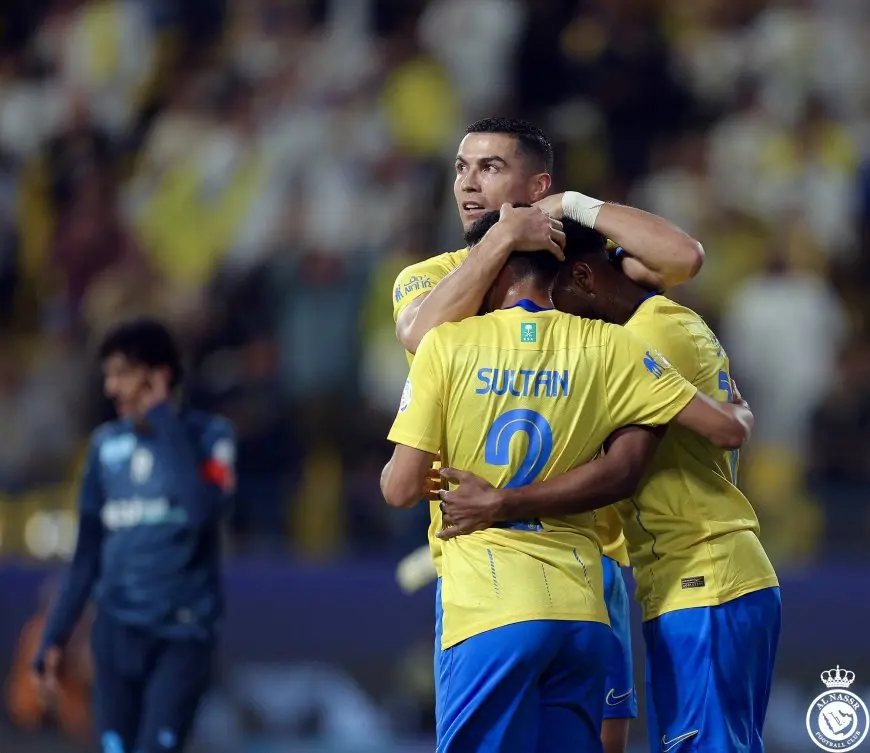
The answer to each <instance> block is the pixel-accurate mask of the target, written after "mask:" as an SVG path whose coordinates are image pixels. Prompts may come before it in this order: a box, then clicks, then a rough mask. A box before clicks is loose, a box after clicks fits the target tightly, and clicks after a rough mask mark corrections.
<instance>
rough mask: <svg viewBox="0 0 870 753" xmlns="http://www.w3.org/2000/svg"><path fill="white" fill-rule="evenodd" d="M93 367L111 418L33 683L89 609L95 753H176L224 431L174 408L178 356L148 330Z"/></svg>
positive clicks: (220, 487)
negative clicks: (98, 748)
mask: <svg viewBox="0 0 870 753" xmlns="http://www.w3.org/2000/svg"><path fill="white" fill-rule="evenodd" d="M99 357H100V360H101V362H102V367H103V373H104V390H105V393H106V396H107V397H109V398H110V399H111V400H112V401H113V402H114V404H115V407H116V409H117V413H118V416H119V417H118V419H117V420H115V421H111V422H109V423H107V424H104V425H103V426H101V427H99V428H98V429H97V430H96V431H95V432H94V433H93V435H92V437H91V443H90V450H89V452H88V457H87V461H86V466H85V471H84V476H83V478H82V482H81V490H80V494H79V534H78V541H77V544H76V550H75V555H74V557H73V561H72V563H71V565H70V567H69V570H68V572H67V574H66V578H65V581H64V584H63V586H62V588H61V591H60V594H59V596H58V598H57V600H56V602H55V604H54V605H53V607H52V610H51V614H50V616H49V619H48V622H47V625H46V628H45V633H44V635H43V638H42V642H41V646H40V649H39V652H38V654H37V656H36V658H35V660H34V669H35V671H36V673H37V676H38V680H39V682H40V685H41V687H42V690H43V692H44V693H45V694H46V695H48V696H51V695H52V694H53V693H54V692H55V691H56V689H57V679H58V674H59V673H60V672H61V671H62V659H63V652H64V647H65V646H66V643H67V641H68V639H69V637H70V634H71V632H72V630H73V628H74V627H75V625H76V623H77V621H78V619H79V616H80V615H81V613H82V611H83V610H84V608H85V605H86V604H87V603H88V601H89V599H90V598H91V597H92V596H93V598H94V599H95V602H96V619H95V622H94V626H93V630H92V647H93V661H94V684H95V690H96V699H95V707H96V722H97V725H96V726H97V728H98V731H99V734H100V740H101V745H102V750H103V753H134V751H135V753H169V752H175V753H177V752H178V751H181V750H183V749H184V746H185V742H186V740H187V738H188V735H189V733H190V730H191V726H192V724H193V721H194V717H195V714H196V710H197V707H198V705H199V702H200V700H201V698H202V696H203V694H204V693H205V691H206V690H207V688H208V686H209V682H210V675H211V665H212V660H213V655H214V647H215V629H216V623H217V621H218V618H219V616H220V614H221V611H222V601H223V599H222V587H221V531H220V527H221V521H222V520H223V518H224V517H225V514H226V512H227V508H228V501H229V498H230V495H231V493H232V490H233V487H234V483H235V482H234V475H233V462H234V456H235V440H234V437H233V431H232V428H231V426H230V424H229V423H228V422H227V421H225V420H224V419H222V418H219V417H217V416H213V415H210V414H206V413H199V412H196V411H190V410H184V409H179V407H178V406H177V405H175V404H174V400H173V390H174V389H175V388H176V387H178V386H179V385H180V383H181V380H182V377H183V370H182V363H181V356H180V353H179V349H178V347H177V345H176V343H175V341H174V339H173V338H172V336H171V335H170V333H169V331H168V330H167V328H166V327H165V326H164V325H163V324H161V323H160V322H157V321H154V320H151V319H138V320H134V321H130V322H125V323H123V324H121V325H119V326H117V327H116V328H114V329H113V330H111V331H110V332H109V333H108V334H107V335H106V336H105V338H104V340H103V341H102V343H101V345H100V347H99Z"/></svg>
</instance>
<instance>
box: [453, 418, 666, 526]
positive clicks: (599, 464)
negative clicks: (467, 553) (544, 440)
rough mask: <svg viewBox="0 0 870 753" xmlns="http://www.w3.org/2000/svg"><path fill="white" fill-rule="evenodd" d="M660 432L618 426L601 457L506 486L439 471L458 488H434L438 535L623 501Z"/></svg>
mask: <svg viewBox="0 0 870 753" xmlns="http://www.w3.org/2000/svg"><path fill="white" fill-rule="evenodd" d="M663 435H664V430H663V429H651V428H647V427H640V426H627V427H624V428H622V429H619V430H617V431H616V432H614V433H613V434H612V435H611V436H610V438H609V439H608V440H607V446H606V454H604V455H603V456H601V457H598V458H595V459H594V460H591V461H589V462H588V463H584V464H583V465H581V466H579V467H577V468H574V469H573V470H571V471H568V472H567V473H563V474H561V475H559V476H554V477H553V478H550V479H547V480H546V481H540V482H537V483H534V484H529V485H527V486H520V487H516V488H512V489H496V488H495V487H493V486H492V485H491V484H490V483H489V482H487V481H485V480H484V479H482V478H480V477H478V476H475V475H474V474H473V473H468V472H467V471H459V470H456V469H453V468H444V469H442V471H441V475H442V476H443V477H444V478H446V479H448V480H449V481H453V482H454V483H458V484H459V486H458V487H457V488H456V489H454V490H453V491H441V492H438V496H439V497H440V498H441V500H442V510H443V513H444V522H445V528H444V530H443V531H441V532H439V533H438V534H437V535H438V538H440V539H451V538H453V537H454V536H459V535H462V534H466V533H472V532H473V531H480V530H483V529H485V528H489V527H491V526H492V525H493V524H495V523H499V522H503V521H509V520H524V519H528V518H543V517H562V516H565V515H576V514H578V513H583V512H589V511H590V510H596V509H598V508H599V507H606V506H607V505H610V504H613V503H615V502H619V501H620V500H623V499H626V498H627V497H630V496H631V495H632V494H634V492H635V490H636V489H637V485H638V484H639V483H640V480H641V479H642V478H643V475H644V473H645V472H646V468H647V465H648V464H649V462H650V460H652V457H653V455H654V454H655V451H656V449H657V448H658V445H659V442H660V441H661V437H662V436H663Z"/></svg>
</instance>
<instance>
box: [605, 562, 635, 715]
mask: <svg viewBox="0 0 870 753" xmlns="http://www.w3.org/2000/svg"><path fill="white" fill-rule="evenodd" d="M601 565H602V567H603V569H604V601H605V603H606V604H607V613H608V614H609V615H610V626H611V628H612V638H611V643H612V648H611V651H610V659H609V661H608V663H607V681H606V683H605V686H604V692H605V694H606V695H605V696H604V718H605V719H636V718H637V693H635V690H634V664H633V662H632V659H631V612H630V609H629V604H628V590H627V589H626V587H625V580H624V579H623V577H622V568H621V567H620V566H619V563H618V562H616V560H612V559H610V557H602V558H601Z"/></svg>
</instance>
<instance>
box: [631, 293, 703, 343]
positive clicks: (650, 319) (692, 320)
mask: <svg viewBox="0 0 870 753" xmlns="http://www.w3.org/2000/svg"><path fill="white" fill-rule="evenodd" d="M625 326H626V328H627V329H629V330H631V331H633V332H638V333H644V334H646V333H650V332H662V333H670V334H674V335H678V334H697V333H698V332H702V331H703V332H709V330H710V328H709V327H708V326H707V323H706V322H705V321H704V319H703V317H702V316H701V315H700V314H699V313H698V312H696V311H694V310H693V309H691V308H689V307H688V306H684V305H683V304H681V303H677V301H674V300H672V299H671V298H668V297H667V296H665V295H662V294H657V295H654V296H652V297H651V298H650V299H649V300H647V301H645V302H644V304H643V305H642V306H641V307H640V308H639V309H638V311H637V312H636V313H635V315H634V316H632V317H631V319H629V320H628V322H627V323H626V325H625Z"/></svg>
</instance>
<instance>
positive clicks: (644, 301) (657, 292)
mask: <svg viewBox="0 0 870 753" xmlns="http://www.w3.org/2000/svg"><path fill="white" fill-rule="evenodd" d="M657 295H661V294H660V293H659V291H658V290H653V291H652V292H651V293H647V294H646V295H645V296H644V297H643V298H641V299H640V300H639V301H638V302H637V305H636V306H635V307H634V308H633V309H632V311H631V314H630V315H629V317H628V318H629V319H631V317H632V316H634V315H635V314H636V313H637V310H638V309H639V308H640V307H641V306H643V304H645V303H646V302H647V301H648V300H649V299H650V298H653V297H654V296H657Z"/></svg>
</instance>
